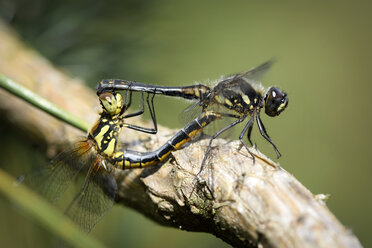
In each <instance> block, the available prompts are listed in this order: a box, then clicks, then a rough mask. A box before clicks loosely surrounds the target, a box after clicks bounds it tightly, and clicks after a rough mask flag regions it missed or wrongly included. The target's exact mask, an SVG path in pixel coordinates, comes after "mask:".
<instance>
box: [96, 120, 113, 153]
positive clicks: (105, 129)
mask: <svg viewBox="0 0 372 248" xmlns="http://www.w3.org/2000/svg"><path fill="white" fill-rule="evenodd" d="M109 128H110V126H109V125H105V126H104V127H103V128H101V131H100V132H99V133H98V134H97V135H96V137H94V139H95V140H96V143H97V146H98V149H99V150H101V149H102V146H101V143H102V139H103V137H104V136H105V134H106V132H107V131H108V130H109Z"/></svg>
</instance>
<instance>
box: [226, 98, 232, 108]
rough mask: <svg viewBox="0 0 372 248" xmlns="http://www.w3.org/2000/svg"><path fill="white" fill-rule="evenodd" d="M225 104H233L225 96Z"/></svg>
mask: <svg viewBox="0 0 372 248" xmlns="http://www.w3.org/2000/svg"><path fill="white" fill-rule="evenodd" d="M225 104H227V105H228V106H231V107H232V106H233V104H232V103H231V101H230V100H229V99H227V98H225Z"/></svg>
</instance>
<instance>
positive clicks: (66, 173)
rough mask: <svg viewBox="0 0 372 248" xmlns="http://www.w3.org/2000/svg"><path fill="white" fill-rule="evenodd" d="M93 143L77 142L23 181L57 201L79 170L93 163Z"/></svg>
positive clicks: (52, 200)
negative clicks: (91, 152)
mask: <svg viewBox="0 0 372 248" xmlns="http://www.w3.org/2000/svg"><path fill="white" fill-rule="evenodd" d="M90 150H91V145H90V144H89V143H88V142H87V141H81V142H78V143H76V144H75V145H74V146H73V147H72V148H71V149H68V150H65V151H63V152H61V153H60V154H59V155H57V156H56V157H55V158H54V159H53V160H52V161H51V163H50V164H49V165H48V166H45V167H44V168H42V169H40V170H37V171H35V172H33V173H31V174H28V175H26V176H24V177H21V179H20V180H19V182H23V183H25V184H26V185H28V186H30V187H31V188H32V189H34V190H35V191H37V192H38V193H39V194H41V195H42V196H44V197H45V198H46V199H47V200H49V201H51V202H53V203H54V202H55V201H56V200H58V198H59V197H60V196H61V195H62V194H63V193H64V192H65V191H66V189H67V188H68V186H69V185H70V184H71V182H72V180H73V179H74V178H75V177H76V175H77V174H78V173H79V171H80V170H81V169H82V168H83V167H86V165H88V164H90V163H91V161H90V160H91V159H90V156H87V155H88V154H89V153H90Z"/></svg>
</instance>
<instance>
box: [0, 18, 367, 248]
mask: <svg viewBox="0 0 372 248" xmlns="http://www.w3.org/2000/svg"><path fill="white" fill-rule="evenodd" d="M0 37H1V42H0V73H2V74H4V75H6V76H8V77H10V78H11V79H13V80H15V81H18V82H19V83H21V84H23V85H24V86H26V87H27V88H29V89H31V90H32V91H34V92H36V93H38V94H39V95H41V96H42V97H44V98H47V99H49V100H50V101H52V102H54V103H55V104H57V105H59V106H61V107H62V108H64V109H65V110H67V111H69V112H71V113H73V114H75V115H77V116H80V117H81V118H82V119H84V120H86V121H88V122H89V123H93V121H94V119H95V118H97V114H96V109H98V101H97V98H96V97H95V94H94V92H93V90H91V89H88V88H87V87H86V86H84V85H83V84H82V83H81V82H80V81H79V80H76V79H71V78H70V77H69V76H67V75H66V74H64V73H63V72H61V71H59V70H58V69H56V68H55V67H53V66H52V65H51V64H50V63H49V62H48V61H46V60H45V59H44V58H42V57H41V56H40V55H38V54H37V53H36V52H35V51H33V50H32V49H29V48H27V47H25V45H24V44H22V43H21V42H20V41H19V40H18V38H17V37H16V36H15V35H14V34H13V33H12V32H11V31H10V30H9V29H8V28H7V27H6V26H5V25H4V24H2V23H0ZM0 113H1V119H0V120H1V121H3V122H6V123H8V124H11V125H13V126H15V127H16V128H17V129H19V130H20V132H22V134H23V135H24V136H25V137H27V138H28V140H29V141H31V142H33V143H38V144H42V145H43V147H45V148H46V149H45V150H46V151H47V153H48V155H49V156H50V155H53V154H55V153H56V151H57V150H58V149H60V147H62V146H63V145H65V144H66V143H70V142H73V141H74V140H76V139H77V137H78V136H82V135H84V134H83V133H81V132H79V131H78V130H76V129H74V128H72V127H69V126H67V125H66V124H64V123H62V122H60V121H58V120H56V119H54V118H53V117H51V116H49V115H47V114H45V113H44V112H42V111H40V110H38V109H36V108H34V107H32V106H30V105H29V104H27V103H25V102H24V101H22V100H20V99H17V98H16V97H13V96H11V95H10V94H9V93H7V92H5V91H4V90H2V89H0ZM123 132H125V135H122V137H123V142H125V143H128V142H129V143H131V147H130V148H131V149H133V150H138V151H147V150H154V148H157V147H159V146H160V145H161V144H162V143H164V142H165V141H166V140H167V139H168V138H169V137H171V135H172V134H174V133H175V130H169V129H166V128H160V132H159V134H158V135H152V136H144V135H142V134H139V133H138V132H134V131H128V130H124V131H123ZM124 136H125V139H124ZM25 139H26V138H25ZM132 141H133V142H132ZM138 141H141V142H138ZM207 142H208V139H200V140H199V141H196V142H192V143H191V144H190V145H188V146H186V147H184V148H183V149H181V150H179V151H177V152H173V154H172V157H171V159H169V160H168V161H167V162H166V163H165V164H163V165H162V166H155V167H151V168H146V169H136V170H128V171H116V172H115V177H116V179H117V182H118V185H119V203H120V204H125V205H128V206H130V207H132V208H134V209H136V210H137V211H139V212H141V213H143V214H145V215H146V216H148V217H149V218H151V219H153V220H155V221H157V222H158V223H160V224H163V225H168V226H173V227H176V228H180V229H184V230H188V231H202V232H209V233H212V234H214V235H216V236H217V237H220V238H221V239H223V240H224V241H226V242H227V243H229V244H231V245H232V246H235V247H249V246H251V247H257V246H258V247H361V245H360V243H359V241H358V239H357V238H356V237H355V236H354V235H353V234H352V233H351V231H350V230H348V229H347V228H345V227H344V226H342V224H341V223H340V222H339V221H338V220H337V219H336V218H335V216H334V215H333V214H332V213H331V212H330V211H329V209H328V208H327V206H326V204H325V203H324V202H323V201H322V199H321V198H322V197H321V196H314V195H313V194H312V193H311V192H310V191H309V190H307V189H306V188H305V187H304V186H303V185H302V184H301V183H300V182H298V181H297V180H296V179H295V178H294V177H293V176H292V175H291V174H289V173H288V172H286V171H285V170H284V169H283V168H282V167H281V166H279V165H278V164H276V163H274V162H272V161H271V160H270V159H268V158H267V157H266V156H265V155H263V154H261V153H260V152H258V151H253V152H254V153H255V155H256V156H257V157H256V163H254V164H253V163H252V160H251V159H250V158H249V156H248V154H247V152H246V151H245V150H243V149H242V150H240V151H239V150H238V147H239V142H237V141H234V142H227V141H226V140H216V142H214V146H215V147H216V148H215V149H213V152H212V156H210V159H209V161H208V166H207V167H206V169H205V170H204V171H203V173H202V175H201V178H202V179H203V180H199V181H196V182H195V181H193V179H194V175H195V174H196V172H197V171H198V170H199V166H200V164H201V160H202V158H203V155H204V150H205V148H206V146H207ZM288 156H290V154H288ZM299 164H300V161H299Z"/></svg>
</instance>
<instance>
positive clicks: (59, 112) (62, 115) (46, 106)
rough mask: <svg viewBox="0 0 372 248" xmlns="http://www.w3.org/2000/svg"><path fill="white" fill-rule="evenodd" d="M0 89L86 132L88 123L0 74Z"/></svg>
mask: <svg viewBox="0 0 372 248" xmlns="http://www.w3.org/2000/svg"><path fill="white" fill-rule="evenodd" d="M0 87H1V88H3V89H5V90H6V91H8V92H9V93H11V94H13V95H15V96H17V97H19V98H21V99H23V100H25V101H26V102H28V103H30V104H32V105H34V106H35V107H37V108H39V109H41V110H44V111H45V112H47V113H48V114H50V115H52V116H54V117H55V118H57V119H59V120H61V121H64V122H66V123H68V124H70V125H71V126H73V127H76V128H78V129H80V130H82V131H83V132H87V131H88V127H89V126H88V123H86V122H85V121H83V120H81V119H80V118H78V117H76V116H74V115H72V114H70V113H68V112H66V111H64V110H63V109H61V108H59V107H58V106H56V105H55V104H53V103H51V102H49V101H48V100H46V99H44V98H42V97H41V96H39V95H37V94H35V93H34V92H32V91H30V90H29V89H27V88H25V87H24V86H22V85H20V84H18V83H16V82H14V81H13V80H11V79H9V78H7V77H5V76H3V75H1V74H0Z"/></svg>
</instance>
